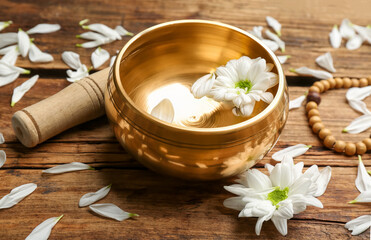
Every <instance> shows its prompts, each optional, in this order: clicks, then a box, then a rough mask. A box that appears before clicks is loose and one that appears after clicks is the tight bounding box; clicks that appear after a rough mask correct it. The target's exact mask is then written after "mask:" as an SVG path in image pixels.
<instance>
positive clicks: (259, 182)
mask: <svg viewBox="0 0 371 240" xmlns="http://www.w3.org/2000/svg"><path fill="white" fill-rule="evenodd" d="M246 182H247V186H248V187H249V188H253V189H255V190H256V191H263V190H265V189H267V188H271V187H272V182H271V181H270V179H269V177H268V176H267V175H265V174H264V173H262V172H260V171H259V170H257V169H249V170H248V171H247V173H246Z"/></svg>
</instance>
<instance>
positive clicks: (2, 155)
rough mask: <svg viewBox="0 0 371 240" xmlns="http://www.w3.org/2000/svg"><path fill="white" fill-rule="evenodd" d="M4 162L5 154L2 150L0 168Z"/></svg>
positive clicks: (0, 151)
mask: <svg viewBox="0 0 371 240" xmlns="http://www.w3.org/2000/svg"><path fill="white" fill-rule="evenodd" d="M3 139H4V138H3ZM5 162H6V153H5V151H4V150H0V168H1V167H2V166H3V165H4V163H5Z"/></svg>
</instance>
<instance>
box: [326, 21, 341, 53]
mask: <svg viewBox="0 0 371 240" xmlns="http://www.w3.org/2000/svg"><path fill="white" fill-rule="evenodd" d="M329 37H330V43H331V46H332V47H333V48H339V47H340V45H341V39H342V37H341V34H340V32H339V29H338V26H337V25H334V27H333V28H332V31H331V32H330V34H329Z"/></svg>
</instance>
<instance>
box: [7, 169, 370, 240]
mask: <svg viewBox="0 0 371 240" xmlns="http://www.w3.org/2000/svg"><path fill="white" fill-rule="evenodd" d="M0 173H1V174H0V196H3V195H5V194H7V193H8V192H9V191H10V190H11V189H12V188H13V187H15V186H18V185H20V184H24V183H28V182H34V183H36V184H38V188H37V190H36V191H35V192H34V193H33V194H31V195H30V196H29V197H27V198H26V199H25V200H23V201H22V202H21V203H19V204H18V205H16V206H15V207H13V208H10V209H4V210H1V211H0V219H1V226H2V228H1V229H2V230H1V231H0V239H22V238H25V237H26V236H27V234H28V233H29V232H31V231H32V229H33V228H34V227H35V226H36V225H37V224H38V223H40V222H41V221H43V220H45V219H47V218H49V217H53V216H59V215H60V214H64V215H65V216H64V218H63V219H62V220H61V221H60V223H58V224H57V225H56V227H55V228H54V230H53V232H52V236H51V238H50V239H66V238H68V239H81V238H83V239H122V238H125V239H148V237H149V236H150V238H151V239H241V238H244V239H246V238H255V237H256V236H255V232H254V226H255V222H256V219H246V218H242V219H239V218H238V217H237V215H238V212H237V211H234V210H231V209H227V208H225V207H223V205H222V202H223V200H224V199H226V198H228V197H232V196H233V195H232V194H230V193H228V192H226V191H225V190H223V186H225V185H230V184H232V183H233V182H232V179H229V180H223V181H217V182H198V183H196V182H186V181H182V180H177V179H172V178H168V177H163V176H160V175H157V174H155V173H152V172H150V171H147V170H117V169H116V170H113V169H103V170H99V171H81V172H74V173H66V174H59V175H51V176H50V175H43V174H41V171H40V170H4V169H0ZM332 175H333V176H332V180H331V182H330V184H329V186H328V189H327V191H326V193H325V194H324V195H323V196H321V197H319V200H320V201H321V202H322V203H323V205H324V208H323V209H318V208H314V207H308V209H307V210H306V211H305V212H303V213H301V214H298V215H295V218H294V219H293V220H289V222H288V227H289V234H288V236H287V238H283V237H281V236H280V234H279V233H278V232H277V231H276V230H275V228H274V226H273V224H272V223H271V222H267V223H264V225H263V229H262V234H261V238H263V239H265V238H268V237H269V238H275V239H276V238H277V239H308V236H309V235H310V236H311V238H312V239H340V238H345V237H347V238H349V237H350V233H349V232H348V231H347V230H346V229H345V228H344V223H345V222H347V221H349V220H351V219H353V218H355V217H358V216H360V215H363V214H368V213H369V206H368V205H367V204H357V205H354V204H353V205H352V204H347V202H348V201H349V200H352V199H354V198H355V197H356V196H357V195H358V191H357V190H356V188H355V186H354V180H355V177H356V169H354V168H342V167H335V168H333V174H332ZM110 183H112V184H113V185H112V186H113V187H112V190H111V192H110V193H109V194H108V196H107V197H106V198H105V199H103V200H101V201H100V203H104V202H105V203H115V204H116V205H118V206H120V207H122V208H123V209H125V210H126V211H129V212H134V213H138V214H139V215H140V216H139V217H138V218H137V219H135V220H127V221H124V222H116V221H113V220H109V219H104V218H101V217H98V216H95V215H93V214H91V213H90V212H89V211H88V209H87V208H78V206H77V204H78V201H79V199H80V197H81V196H82V195H83V194H85V193H87V192H91V191H95V190H97V189H99V188H101V187H103V186H105V185H108V184H110ZM9 216H11V217H9ZM368 235H369V232H368V231H366V232H365V233H363V234H362V235H360V236H359V237H358V238H357V237H355V238H354V239H365V238H366V236H368Z"/></svg>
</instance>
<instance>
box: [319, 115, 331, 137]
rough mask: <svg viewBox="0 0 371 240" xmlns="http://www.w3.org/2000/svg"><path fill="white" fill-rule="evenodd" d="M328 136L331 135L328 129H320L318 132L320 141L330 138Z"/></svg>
mask: <svg viewBox="0 0 371 240" xmlns="http://www.w3.org/2000/svg"><path fill="white" fill-rule="evenodd" d="M320 120H321V119H320ZM330 135H331V131H330V129H328V128H322V129H321V131H319V133H318V137H319V138H320V139H325V138H326V137H327V136H330Z"/></svg>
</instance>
